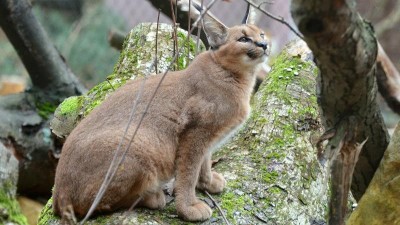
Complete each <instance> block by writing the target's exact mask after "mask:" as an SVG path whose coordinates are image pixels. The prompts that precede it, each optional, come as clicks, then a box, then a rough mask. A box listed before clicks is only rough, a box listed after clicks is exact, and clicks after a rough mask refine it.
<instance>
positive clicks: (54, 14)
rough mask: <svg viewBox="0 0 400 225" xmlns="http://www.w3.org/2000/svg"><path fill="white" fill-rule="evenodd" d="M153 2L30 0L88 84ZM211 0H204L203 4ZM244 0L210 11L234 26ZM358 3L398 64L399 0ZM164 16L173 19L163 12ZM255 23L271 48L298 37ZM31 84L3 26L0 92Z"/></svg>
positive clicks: (392, 120) (278, 10) (284, 5)
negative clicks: (114, 41)
mask: <svg viewBox="0 0 400 225" xmlns="http://www.w3.org/2000/svg"><path fill="white" fill-rule="evenodd" d="M164 1H165V2H167V1H166V0H164ZM154 2H160V0H91V1H84V0H32V5H33V9H34V12H35V15H36V16H37V18H38V19H39V21H40V22H41V23H42V25H43V26H44V28H45V30H46V31H47V33H48V35H49V36H50V38H51V40H52V41H53V43H54V45H55V46H56V47H57V49H58V50H59V51H60V52H61V54H62V55H63V57H64V58H65V59H66V61H67V64H68V65H69V66H70V68H71V69H72V71H73V72H74V73H75V74H76V75H77V76H78V77H79V79H80V80H81V82H83V83H84V85H85V86H86V87H87V88H90V87H92V86H93V85H95V84H97V83H99V82H100V81H103V80H104V78H105V77H106V76H107V75H108V74H110V73H111V72H112V69H113V66H114V64H115V62H116V61H117V59H118V56H119V52H118V50H116V49H114V48H112V47H110V44H109V43H108V41H107V37H108V33H109V32H110V31H111V30H116V31H121V32H122V33H123V34H126V33H127V32H128V31H130V30H131V29H132V28H133V27H134V26H135V25H137V24H138V23H141V22H156V21H157V14H158V9H156V8H155V7H154V6H153V5H152V3H154ZM209 2H210V0H204V4H207V3H209ZM246 4H247V3H246V2H245V1H243V0H230V1H227V0H225V1H221V0H219V1H217V3H216V4H215V6H214V7H213V8H212V9H211V12H212V13H214V14H215V15H216V16H217V17H218V18H219V19H220V20H221V21H222V22H224V23H225V24H226V25H227V26H233V25H235V24H239V23H241V20H242V17H243V15H244V13H245V9H246ZM263 7H264V8H265V9H266V10H267V11H269V12H271V13H272V14H274V15H276V16H278V17H282V18H283V19H284V20H286V21H288V22H289V23H290V24H293V21H292V19H291V16H290V13H289V8H290V1H287V0H275V1H268V2H266V4H263ZM357 7H358V10H359V12H360V13H361V14H362V15H363V16H364V18H366V19H367V20H368V21H370V22H371V23H372V24H373V26H374V28H375V31H376V34H377V36H378V39H379V41H380V42H381V44H382V45H383V47H384V49H385V50H386V52H387V54H388V55H389V57H390V58H391V59H392V61H393V62H394V64H395V65H396V66H397V68H398V69H400V51H399V48H400V46H399V45H400V44H399V43H400V42H399V41H398V40H400V1H398V0H357ZM160 21H161V22H163V23H172V21H171V19H170V18H169V17H167V16H166V15H163V14H162V15H161V17H160ZM257 25H258V26H260V27H261V28H263V29H265V30H266V32H267V33H268V34H269V35H270V37H271V39H272V43H273V44H272V53H273V54H277V53H278V52H279V51H280V49H281V48H282V47H283V46H284V45H285V44H286V43H287V42H288V41H290V40H291V39H293V38H295V35H294V33H293V32H291V31H290V30H289V29H288V28H287V27H286V26H285V25H283V24H282V23H280V22H277V21H275V20H272V19H270V18H269V17H267V16H266V15H264V14H261V15H260V16H259V18H257ZM293 26H294V25H293ZM29 86H30V83H29V77H28V75H27V72H26V70H25V68H24V66H23V65H22V63H21V62H20V60H19V58H18V56H17V54H16V53H15V51H14V49H13V47H12V45H11V44H10V43H9V41H8V40H7V37H6V36H5V35H4V33H3V32H2V31H1V30H0V94H5V93H8V92H9V91H8V89H10V90H11V91H22V90H23V89H24V88H26V87H29ZM4 89H7V90H4ZM382 102H383V101H382ZM382 107H383V109H384V112H385V119H386V121H387V123H388V125H389V126H390V127H393V126H394V124H396V122H397V120H398V117H397V116H396V115H395V114H393V113H391V111H390V110H388V108H387V107H386V105H385V103H382Z"/></svg>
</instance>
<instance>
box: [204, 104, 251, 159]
mask: <svg viewBox="0 0 400 225" xmlns="http://www.w3.org/2000/svg"><path fill="white" fill-rule="evenodd" d="M249 115H250V106H249V105H246V106H245V107H243V108H242V109H240V110H239V111H237V113H236V115H235V116H233V117H230V118H229V119H228V120H227V121H226V124H225V126H223V127H221V128H220V130H219V132H217V134H218V135H217V138H216V139H215V142H214V144H213V145H212V147H211V148H210V151H215V150H216V149H218V148H219V147H221V146H222V145H223V144H225V143H226V142H227V141H228V140H229V139H231V137H232V136H233V135H234V134H235V133H236V132H237V131H238V130H239V129H240V128H241V127H242V126H243V125H244V123H245V122H246V120H247V118H248V117H249Z"/></svg>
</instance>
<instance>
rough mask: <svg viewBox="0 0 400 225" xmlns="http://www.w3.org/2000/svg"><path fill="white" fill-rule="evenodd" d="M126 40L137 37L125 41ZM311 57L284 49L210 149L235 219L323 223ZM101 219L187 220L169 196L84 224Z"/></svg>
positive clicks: (221, 198) (302, 50)
mask: <svg viewBox="0 0 400 225" xmlns="http://www.w3.org/2000/svg"><path fill="white" fill-rule="evenodd" d="M131 41H134V40H130V39H127V40H126V42H128V43H129V42H131ZM126 46H129V45H127V44H126V45H125V47H126ZM129 59H130V60H131V61H130V60H129ZM129 59H128V58H126V60H122V61H121V60H120V62H119V63H120V64H122V65H121V67H122V68H131V65H135V64H134V63H135V62H137V58H136V57H130V58H129ZM310 59H311V52H310V50H309V49H308V48H307V47H306V45H305V44H304V42H301V41H298V42H296V43H294V44H292V45H290V46H289V47H288V48H287V49H285V50H284V51H283V53H282V54H281V55H280V56H278V57H277V58H276V60H275V62H274V63H273V66H272V71H271V73H270V74H269V76H268V78H267V79H266V80H265V81H264V83H263V84H262V86H261V87H260V89H259V91H258V92H257V93H256V94H255V96H254V97H253V99H252V102H253V104H252V105H253V106H252V107H253V110H252V114H251V116H250V118H249V120H248V121H247V123H246V124H245V125H244V127H243V128H242V129H241V131H240V132H239V133H238V134H237V135H236V136H235V137H234V138H233V139H232V141H230V142H229V143H228V144H226V145H225V146H223V147H222V148H221V149H220V150H219V151H218V152H217V153H216V154H215V155H214V159H216V160H217V161H218V162H217V163H216V164H215V166H214V169H215V170H216V171H218V172H219V173H222V174H223V175H224V177H225V178H226V180H227V187H226V189H225V190H224V192H223V193H222V194H220V195H214V196H213V197H214V198H215V200H216V202H217V203H218V204H219V205H220V206H221V208H222V210H223V211H224V213H226V215H227V217H228V220H230V221H231V222H232V223H233V224H259V223H266V224H285V225H286V224H313V223H324V221H325V215H326V213H327V205H328V202H327V200H328V187H327V185H328V182H327V177H326V176H325V175H326V173H325V170H324V168H322V167H321V166H320V165H319V163H318V161H317V159H316V151H315V149H314V148H313V143H314V142H313V140H315V139H317V138H318V137H319V135H320V134H321V125H320V122H319V115H318V108H317V103H316V96H315V91H314V88H315V77H316V72H317V69H316V67H315V66H314V64H313V63H312V62H311V61H310ZM118 67H119V66H117V67H116V68H118ZM218 159H219V160H218ZM198 196H199V197H200V199H202V200H204V201H206V202H207V203H208V204H209V205H210V206H211V207H212V208H213V209H214V212H213V215H212V218H211V219H210V220H208V221H205V222H204V223H202V224H222V223H223V219H222V217H221V215H220V213H219V212H218V210H217V209H216V208H215V205H214V203H213V202H212V201H211V200H210V199H209V198H208V197H207V196H205V195H204V194H202V193H198ZM50 208H51V203H49V204H48V205H47V206H46V209H45V210H44V212H46V213H47V215H51V209H50ZM43 218H44V217H43ZM46 220H47V221H49V220H50V221H52V222H51V224H58V219H57V218H56V217H54V216H53V217H50V218H49V217H47V216H46ZM105 221H106V223H107V224H158V223H159V222H162V223H167V224H188V223H186V222H184V221H182V220H180V219H179V218H177V213H176V210H175V204H174V201H172V202H169V203H168V204H167V206H166V208H165V209H162V210H147V209H140V208H137V209H134V210H133V211H132V212H124V211H122V212H116V213H114V214H111V215H105V216H100V217H96V218H94V219H92V220H89V221H88V224H103V223H104V222H105ZM39 224H46V222H42V221H39Z"/></svg>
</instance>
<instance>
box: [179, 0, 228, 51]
mask: <svg viewBox="0 0 400 225" xmlns="http://www.w3.org/2000/svg"><path fill="white" fill-rule="evenodd" d="M172 1H174V3H175V4H178V6H179V7H180V9H181V10H182V11H190V18H191V19H193V20H194V21H197V20H198V18H199V17H200V15H201V13H202V12H203V10H204V9H203V7H202V6H201V4H200V3H199V2H197V1H195V0H191V1H189V0H172ZM189 9H190V10H189ZM200 24H201V25H202V27H203V29H204V32H205V33H206V36H207V40H208V44H209V45H210V46H211V47H212V48H214V49H215V48H218V47H219V46H220V45H222V44H224V43H225V42H226V39H227V36H228V27H226V26H225V25H224V24H223V23H222V22H220V21H219V20H218V19H217V18H216V17H215V16H214V15H212V14H211V13H210V12H207V13H206V14H205V15H203V18H202V19H201V20H200V22H199V23H198V24H195V25H197V26H198V25H200Z"/></svg>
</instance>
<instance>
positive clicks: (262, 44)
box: [255, 41, 268, 50]
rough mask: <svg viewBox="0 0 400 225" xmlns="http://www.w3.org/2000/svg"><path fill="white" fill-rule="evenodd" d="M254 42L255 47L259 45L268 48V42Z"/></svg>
mask: <svg viewBox="0 0 400 225" xmlns="http://www.w3.org/2000/svg"><path fill="white" fill-rule="evenodd" d="M255 44H256V45H257V47H261V48H263V49H264V50H267V48H268V43H267V42H266V41H256V42H255Z"/></svg>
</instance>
